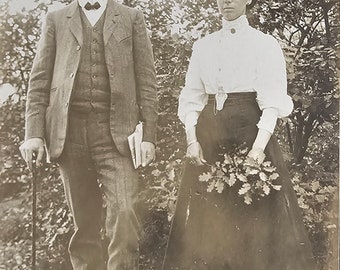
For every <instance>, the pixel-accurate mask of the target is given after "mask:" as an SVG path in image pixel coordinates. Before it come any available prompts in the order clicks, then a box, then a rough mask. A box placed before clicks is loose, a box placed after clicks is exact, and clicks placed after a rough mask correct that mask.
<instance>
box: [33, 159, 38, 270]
mask: <svg viewBox="0 0 340 270" xmlns="http://www.w3.org/2000/svg"><path fill="white" fill-rule="evenodd" d="M37 174H38V169H37V166H36V164H35V162H33V165H32V178H33V182H32V270H35V269H36V268H35V264H36V245H35V240H36V230H37V228H36V226H37V224H36V223H37V222H36V218H37Z"/></svg>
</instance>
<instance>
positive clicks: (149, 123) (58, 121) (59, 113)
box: [26, 0, 157, 160]
mask: <svg viewBox="0 0 340 270" xmlns="http://www.w3.org/2000/svg"><path fill="white" fill-rule="evenodd" d="M82 35H83V31H82V23H81V17H80V9H79V7H78V1H73V3H71V4H70V5H68V6H66V7H65V8H63V9H61V10H58V11H54V12H51V13H48V14H47V16H46V22H45V25H44V27H43V32H42V36H41V40H40V42H39V46H38V50H37V54H36V57H35V59H34V62H33V67H32V71H31V76H30V82H29V89H28V96H27V105H26V139H29V138H33V137H41V138H44V139H45V140H46V144H47V149H48V153H49V155H50V158H51V159H52V160H55V159H57V158H58V157H59V156H60V154H61V153H62V150H63V147H64V143H65V138H66V134H67V125H68V113H69V107H70V102H71V101H70V99H71V94H72V89H73V87H74V82H75V77H76V74H77V69H78V65H79V60H80V54H81V50H82V47H83V45H84V44H83V37H82ZM103 39H104V45H105V61H106V65H107V70H108V74H109V81H110V91H111V106H110V128H111V134H112V138H113V140H114V142H115V144H116V146H117V148H118V150H119V152H120V153H122V154H124V155H127V154H128V153H129V149H128V144H127V136H128V135H130V134H131V133H132V132H133V131H134V128H135V126H136V124H137V123H138V121H139V120H142V121H144V124H145V125H144V140H145V141H150V142H154V141H155V135H156V121H157V101H156V79H155V69H154V61H153V56H152V48H151V43H150V40H149V38H148V35H147V30H146V27H145V22H144V17H143V14H142V13H141V12H140V11H137V10H135V9H132V8H128V7H126V6H123V5H120V4H118V3H116V2H114V1H113V0H109V1H108V6H107V9H106V13H105V23H104V29H103Z"/></svg>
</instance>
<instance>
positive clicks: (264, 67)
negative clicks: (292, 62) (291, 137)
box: [256, 36, 293, 125]
mask: <svg viewBox="0 0 340 270" xmlns="http://www.w3.org/2000/svg"><path fill="white" fill-rule="evenodd" d="M265 41H266V42H265V44H263V45H264V46H263V47H262V49H263V50H262V51H263V55H262V56H261V59H260V60H259V61H260V64H259V69H258V73H257V84H256V91H257V102H258V104H259V107H260V109H261V110H264V109H266V108H275V109H276V110H277V117H279V118H281V117H285V116H288V115H289V114H290V113H291V112H292V110H293V102H292V99H291V97H290V96H288V95H287V75H286V62H285V58H284V55H283V52H282V50H281V47H280V45H279V43H278V42H277V41H276V39H274V38H273V37H271V36H270V37H269V39H266V40H265ZM275 121H276V120H275ZM259 124H260V125H261V123H259Z"/></svg>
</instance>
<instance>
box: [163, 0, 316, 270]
mask: <svg viewBox="0 0 340 270" xmlns="http://www.w3.org/2000/svg"><path fill="white" fill-rule="evenodd" d="M217 2H218V7H219V10H220V13H221V14H222V16H223V19H222V20H223V27H222V29H221V30H220V31H217V32H215V33H212V34H210V35H207V36H206V37H204V38H202V39H200V40H198V41H197V42H195V44H194V47H193V52H192V56H191V60H190V64H189V68H188V71H187V75H186V81H185V87H184V88H183V90H182V92H181V95H180V98H179V109H178V115H179V118H180V120H181V121H182V122H183V123H184V125H185V129H186V135H187V158H188V162H187V163H186V164H185V169H184V172H183V175H182V182H181V187H180V191H179V196H178V200H177V206H176V212H175V216H174V219H173V222H172V226H171V232H170V237H169V242H168V247H167V252H166V257H165V260H164V265H163V269H164V270H169V269H183V270H191V269H207V270H208V269H212V270H312V269H314V260H313V256H312V252H311V247H310V243H309V241H308V237H307V235H306V232H305V228H304V225H303V223H302V217H301V214H300V209H299V207H298V204H297V199H296V195H295V193H294V190H293V187H292V183H291V181H290V179H289V175H288V172H287V169H286V168H285V164H284V160H283V158H282V154H281V152H280V149H279V145H278V144H277V141H276V139H275V137H274V136H273V135H272V134H273V131H274V128H275V125H276V122H277V118H281V117H285V116H288V115H289V114H290V113H291V111H292V110H293V102H292V100H291V98H290V97H289V96H288V95H287V78H286V67H285V59H284V56H283V53H282V50H281V48H280V45H279V44H278V42H277V41H276V40H275V39H274V38H273V37H272V36H270V35H267V34H264V33H262V32H260V31H258V30H255V29H254V28H252V27H251V26H249V24H248V20H247V17H246V15H245V13H246V9H247V6H248V5H251V4H254V3H251V0H217ZM242 143H246V144H247V145H248V147H249V149H250V151H249V153H248V156H249V157H250V158H253V159H254V160H255V161H257V162H258V163H262V162H263V160H264V158H265V157H267V158H268V159H269V160H271V161H272V163H273V164H274V165H275V166H276V167H277V170H278V172H279V174H280V179H279V180H280V183H281V185H282V189H281V190H280V191H278V192H272V193H271V194H270V195H269V196H267V197H265V198H263V199H261V200H259V201H256V202H253V203H252V204H251V205H245V204H244V203H243V201H242V198H240V197H239V196H238V194H237V192H235V191H234V192H233V190H232V189H230V190H224V191H223V193H222V194H218V193H216V192H215V193H213V192H211V193H208V192H207V190H206V183H201V182H199V181H198V177H199V175H200V174H202V172H204V171H205V170H206V169H207V168H206V167H207V166H206V163H208V164H212V163H214V161H216V160H217V153H220V152H221V149H222V148H223V149H227V150H224V151H228V149H229V150H232V149H231V148H232V147H234V145H240V144H242Z"/></svg>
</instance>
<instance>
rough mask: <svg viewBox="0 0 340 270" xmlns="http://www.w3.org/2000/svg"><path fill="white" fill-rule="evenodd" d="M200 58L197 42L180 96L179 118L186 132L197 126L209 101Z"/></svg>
mask: <svg viewBox="0 0 340 270" xmlns="http://www.w3.org/2000/svg"><path fill="white" fill-rule="evenodd" d="M199 57H200V56H199V53H198V46H197V42H196V43H195V44H194V46H193V52H192V56H191V59H190V63H189V67H188V71H187V74H186V78H185V86H184V88H183V89H182V91H181V94H180V96H179V105H178V116H179V119H180V120H181V121H182V123H183V124H184V125H185V129H186V130H188V129H190V128H192V127H194V126H195V125H196V124H197V119H198V117H199V115H200V113H201V111H202V110H203V108H204V106H205V105H206V104H207V101H208V95H207V94H206V92H205V88H204V85H203V82H202V80H201V76H200V66H199Z"/></svg>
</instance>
